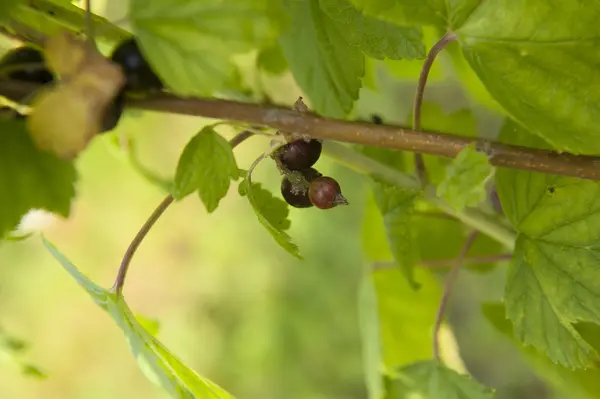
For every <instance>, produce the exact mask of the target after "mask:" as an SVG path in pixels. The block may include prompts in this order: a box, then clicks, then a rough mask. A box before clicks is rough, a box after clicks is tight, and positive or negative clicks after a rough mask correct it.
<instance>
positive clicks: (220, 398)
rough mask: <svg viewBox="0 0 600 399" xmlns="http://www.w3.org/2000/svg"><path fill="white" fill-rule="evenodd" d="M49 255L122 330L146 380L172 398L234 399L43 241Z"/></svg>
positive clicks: (115, 298)
mask: <svg viewBox="0 0 600 399" xmlns="http://www.w3.org/2000/svg"><path fill="white" fill-rule="evenodd" d="M43 242H44V245H45V246H46V248H47V249H48V250H49V251H50V253H51V254H52V256H53V257H54V258H55V259H56V260H57V261H58V262H59V263H60V264H61V265H62V266H63V267H64V268H65V270H66V271H67V272H68V273H69V274H70V275H71V277H73V278H74V279H75V280H76V281H77V282H78V283H79V285H81V286H82V287H83V288H84V289H85V290H86V291H87V293H88V294H89V295H90V296H91V297H92V299H93V300H94V302H95V303H96V304H97V305H98V306H100V307H101V308H102V309H104V310H105V311H106V312H108V314H109V315H110V316H111V317H112V318H113V320H114V321H115V323H116V324H117V325H118V326H119V328H121V330H123V332H124V334H125V336H126V338H127V342H128V344H129V345H130V347H131V351H132V352H133V355H134V356H135V358H136V360H137V361H138V364H139V366H140V368H141V369H142V371H143V372H144V374H145V375H146V377H147V378H148V379H149V380H150V381H152V382H155V383H157V384H158V385H159V386H161V387H162V388H163V389H165V390H166V391H167V392H168V393H169V394H170V395H171V397H173V398H175V399H233V396H231V395H230V394H229V393H227V392H226V391H225V390H223V389H222V388H220V387H219V386H217V385H216V384H214V383H212V382H210V381H208V380H207V379H205V378H203V377H201V376H199V375H198V374H197V373H196V372H195V371H193V370H192V369H190V368H189V367H187V366H185V365H184V364H183V363H181V361H180V360H179V359H177V358H176V357H175V356H174V355H172V354H171V353H170V352H169V351H168V350H167V349H166V348H165V347H164V346H163V345H162V344H161V343H160V342H159V341H158V340H157V339H156V338H154V337H153V336H152V335H151V334H150V333H149V332H148V331H147V330H145V329H144V328H143V327H142V325H141V324H140V323H139V322H138V320H137V319H136V318H135V317H134V315H133V313H132V312H131V310H130V309H129V307H128V306H127V303H126V302H125V300H124V298H123V297H117V296H116V294H114V293H113V292H111V291H108V290H105V289H104V288H102V287H99V286H98V285H96V284H95V283H94V282H92V281H91V280H89V279H88V278H87V277H86V276H84V275H83V274H82V273H81V272H80V271H79V270H78V269H77V267H76V266H75V265H74V264H72V263H71V262H70V261H69V260H68V259H67V258H66V257H65V256H64V255H63V254H61V253H60V252H59V251H58V250H57V249H56V247H54V245H52V244H51V243H50V242H49V241H47V240H46V239H45V238H43Z"/></svg>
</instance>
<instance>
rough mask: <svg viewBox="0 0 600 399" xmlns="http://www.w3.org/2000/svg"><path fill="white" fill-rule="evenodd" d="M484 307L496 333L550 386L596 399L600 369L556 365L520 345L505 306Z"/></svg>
mask: <svg viewBox="0 0 600 399" xmlns="http://www.w3.org/2000/svg"><path fill="white" fill-rule="evenodd" d="M481 307H482V312H483V315H484V316H485V318H486V319H487V320H488V321H489V322H490V323H491V324H492V326H494V328H495V329H496V330H497V331H499V332H500V333H501V334H502V335H504V336H505V337H506V338H508V339H510V340H511V341H512V342H513V343H514V344H515V345H517V347H518V348H519V351H520V352H521V353H522V354H523V355H524V357H525V359H526V360H527V361H528V363H529V364H530V365H531V366H532V367H533V368H534V370H535V371H536V373H537V374H538V375H539V376H540V377H543V378H544V380H545V381H546V382H547V383H549V384H551V385H553V386H554V387H556V388H557V389H559V390H561V391H562V392H563V393H564V394H565V395H568V396H569V397H570V398H593V397H595V396H596V395H597V393H598V392H599V391H600V370H599V369H598V368H596V367H590V368H588V369H585V370H582V369H577V370H569V369H567V368H564V367H562V366H560V365H558V364H555V363H553V362H552V361H551V360H550V359H548V358H547V357H546V356H544V355H542V354H540V353H539V352H537V351H536V350H535V349H534V348H532V347H531V346H529V347H526V346H524V345H522V344H521V343H520V342H518V340H517V339H516V338H515V336H514V333H513V326H512V325H511V324H510V322H509V321H508V320H507V319H506V313H505V309H504V305H502V304H501V303H493V302H489V303H484V304H482V306H481Z"/></svg>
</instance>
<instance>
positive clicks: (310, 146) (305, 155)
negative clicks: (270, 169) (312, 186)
mask: <svg viewBox="0 0 600 399" xmlns="http://www.w3.org/2000/svg"><path fill="white" fill-rule="evenodd" d="M322 149H323V143H321V141H319V140H315V139H311V140H309V141H306V140H304V139H300V140H296V141H292V142H291V143H287V144H286V145H284V146H283V147H281V148H280V149H279V151H278V153H277V157H278V159H279V161H280V162H281V164H283V166H285V167H286V168H288V169H289V170H303V169H308V168H310V167H311V166H313V165H314V164H315V163H317V161H318V160H319V157H320V156H321V151H322Z"/></svg>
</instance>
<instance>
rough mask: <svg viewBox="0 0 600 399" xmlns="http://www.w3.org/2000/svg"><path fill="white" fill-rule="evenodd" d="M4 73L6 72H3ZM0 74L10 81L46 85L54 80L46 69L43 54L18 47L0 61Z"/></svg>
mask: <svg viewBox="0 0 600 399" xmlns="http://www.w3.org/2000/svg"><path fill="white" fill-rule="evenodd" d="M4 71H6V72H4ZM0 73H1V74H2V75H3V76H6V77H8V78H9V79H11V80H20V81H22V82H30V83H39V84H47V83H50V82H52V81H53V80H54V76H53V75H52V72H50V71H49V70H48V68H47V67H46V63H45V61H44V54H43V53H42V52H41V51H40V50H38V49H35V48H33V47H29V46H25V47H18V48H16V49H13V50H11V51H9V52H8V53H6V54H5V55H4V57H2V59H0Z"/></svg>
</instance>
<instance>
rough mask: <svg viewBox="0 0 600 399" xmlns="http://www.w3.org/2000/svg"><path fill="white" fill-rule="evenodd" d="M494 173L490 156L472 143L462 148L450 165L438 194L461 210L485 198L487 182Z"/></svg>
mask: <svg viewBox="0 0 600 399" xmlns="http://www.w3.org/2000/svg"><path fill="white" fill-rule="evenodd" d="M492 173H493V167H492V165H490V163H489V162H488V156H487V155H486V154H485V153H483V152H479V151H477V150H476V149H475V145H474V144H471V145H469V146H468V147H465V148H464V149H463V150H461V151H460V152H459V153H458V155H457V156H456V158H455V159H454V160H453V161H452V163H451V164H450V165H449V166H448V169H447V172H446V178H445V179H444V181H442V183H441V184H440V185H439V186H438V188H437V195H438V196H439V197H442V198H444V199H445V200H446V201H447V202H448V204H450V206H452V207H453V208H454V209H456V210H457V211H461V210H463V209H464V208H466V207H468V206H475V205H477V204H478V203H480V202H481V201H483V200H484V199H485V196H486V190H485V186H484V184H485V182H486V181H487V180H488V178H489V177H490V176H491V175H492Z"/></svg>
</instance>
